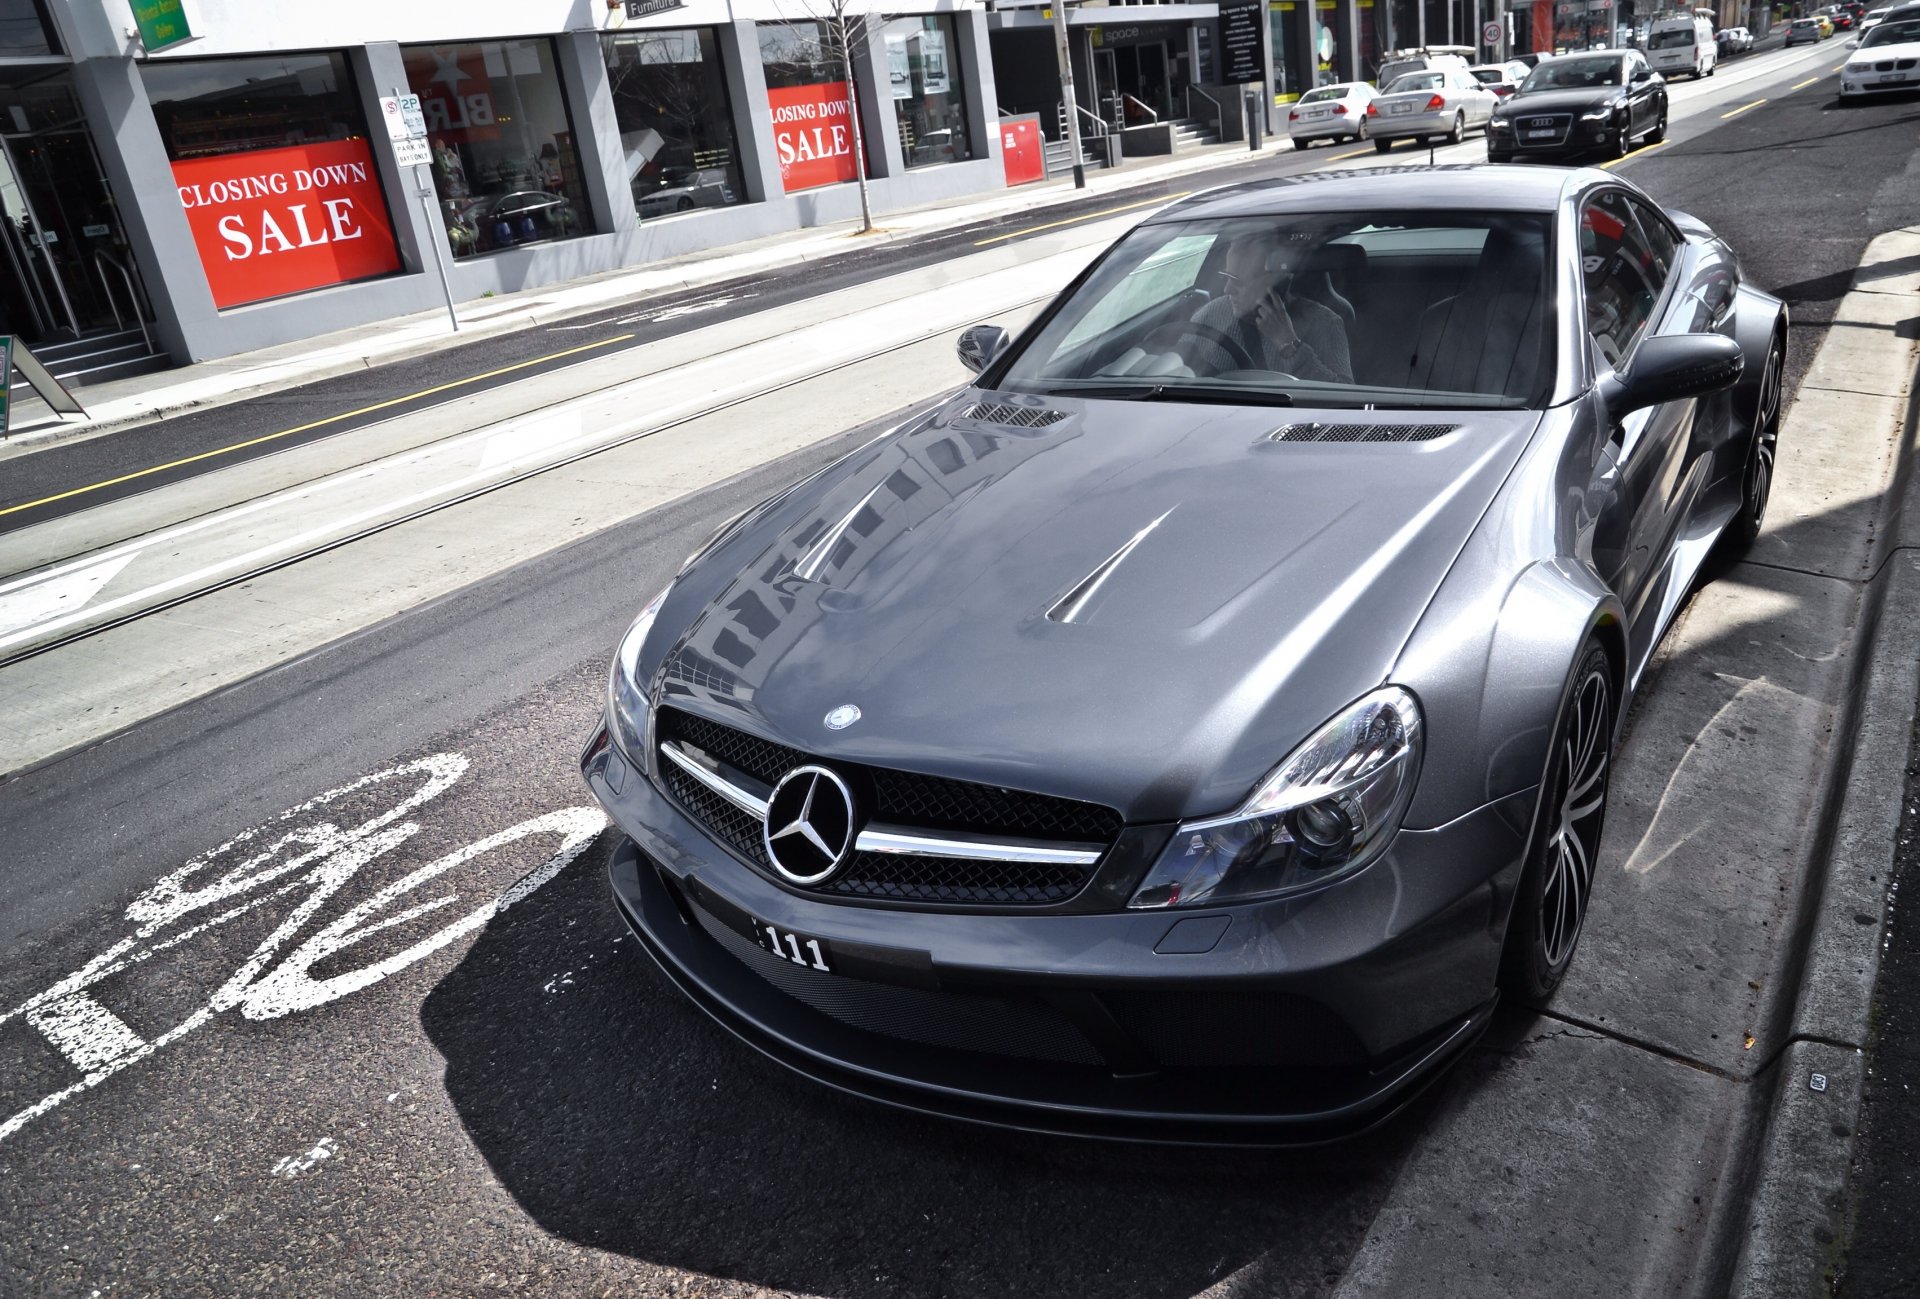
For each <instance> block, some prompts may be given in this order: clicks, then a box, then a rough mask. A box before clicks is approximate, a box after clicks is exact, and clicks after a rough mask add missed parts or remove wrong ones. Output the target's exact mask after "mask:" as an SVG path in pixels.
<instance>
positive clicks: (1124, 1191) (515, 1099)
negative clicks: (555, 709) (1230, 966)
mask: <svg viewBox="0 0 1920 1299" xmlns="http://www.w3.org/2000/svg"><path fill="white" fill-rule="evenodd" d="M610 837H611V836H609V838H610ZM608 848H609V845H607V844H605V843H603V844H602V845H600V846H599V847H598V848H597V849H596V850H595V851H593V852H591V853H589V854H588V855H587V856H586V857H584V858H583V859H582V860H581V861H580V862H578V863H576V864H575V865H574V866H573V867H572V868H570V869H569V870H568V871H566V872H565V873H564V874H563V875H562V876H561V877H560V878H558V879H556V880H555V881H554V882H553V883H551V884H549V885H548V886H547V887H545V888H544V889H542V890H541V891H540V893H539V894H537V895H536V896H535V897H534V898H532V899H529V900H528V902H526V903H524V904H522V905H521V906H518V907H515V908H514V909H513V910H511V911H509V912H506V913H503V914H502V915H500V916H499V917H497V918H496V919H495V920H494V921H493V922H492V923H491V924H490V925H489V926H488V927H487V928H486V930H485V931H484V932H483V934H482V936H481V938H480V940H479V941H478V942H477V943H476V944H475V945H474V946H473V948H472V949H471V950H470V951H469V952H468V953H467V954H466V956H465V957H464V959H462V961H461V962H460V964H459V965H458V966H457V967H456V968H455V969H454V970H452V971H451V972H450V973H449V974H448V975H447V976H446V978H445V979H443V980H442V981H441V982H440V983H439V985H438V986H437V987H436V988H435V989H434V991H433V992H432V994H431V995H430V996H429V997H428V998H427V1000H426V1002H425V1004H424V1005H423V1007H422V1010H421V1018H422V1022H423V1025H424V1027H425V1028H426V1031H427V1033H428V1035H429V1037H430V1038H431V1040H432V1041H433V1043H434V1045H435V1046H436V1047H437V1048H438V1049H439V1051H440V1052H441V1054H442V1055H443V1056H444V1057H445V1059H446V1089H447V1095H448V1096H449V1098H450V1099H451V1100H452V1102H453V1104H454V1106H455V1107H456V1109H457V1111H458V1113H459V1115H460V1117H461V1119H462V1121H463V1122H464V1123H465V1125H466V1128H467V1131H468V1133H469V1135H470V1136H471V1138H472V1140H473V1142H474V1144H475V1146H476V1147H477V1148H478V1150H479V1151H480V1153H481V1154H482V1155H483V1156H485V1158H486V1159H487V1161H488V1163H489V1165H490V1166H491V1167H492V1169H493V1171H494V1173H495V1174H496V1176H498V1178H499V1179H500V1182H501V1184H502V1185H503V1186H504V1187H505V1188H506V1190H507V1191H508V1192H509V1193H510V1194H511V1195H512V1196H513V1197H514V1199H515V1200H516V1201H517V1202H518V1203H519V1204H520V1205H521V1206H522V1208H524V1209H525V1211H526V1212H527V1213H528V1214H529V1215H530V1216H531V1217H532V1218H533V1219H534V1220H535V1221H536V1222H538V1223H539V1225H540V1226H541V1227H542V1228H544V1229H545V1230H547V1231H550V1232H552V1233H554V1234H555V1235H558V1236H561V1237H563V1238H565V1239H567V1240H571V1241H574V1242H576V1243H578V1244H580V1245H584V1246H588V1247H590V1248H593V1249H597V1250H607V1251H614V1252H617V1253H620V1254H624V1255H628V1256H631V1257H633V1258H636V1259H641V1260H645V1261H647V1262H649V1263H653V1264H657V1265H660V1266H665V1267H671V1268H676V1269H682V1270H685V1271H690V1272H697V1273H703V1274H706V1275H708V1276H714V1277H723V1278H729V1279H734V1280H738V1281H743V1282H748V1283H751V1284H753V1285H757V1286H763V1287H766V1288H768V1289H775V1290H782V1291H792V1292H800V1293H806V1294H825V1295H833V1296H836V1297H837V1299H879V1297H880V1296H896V1295H921V1294H928V1295H931V1294H966V1295H1013V1294H1018V1295H1021V1296H1023V1299H1040V1297H1043V1296H1062V1297H1063V1299H1065V1297H1067V1296H1075V1297H1077V1296H1084V1295H1091V1294H1100V1295H1116V1296H1118V1295H1126V1296H1135V1295H1137V1296H1155V1297H1157V1296H1169V1297H1170V1296H1181V1297H1182V1299H1184V1297H1185V1296H1189V1295H1193V1294H1196V1293H1198V1292H1200V1291H1202V1290H1204V1289H1206V1288H1207V1287H1208V1286H1211V1285H1213V1284H1215V1283H1217V1282H1219V1281H1221V1280H1223V1279H1224V1278H1227V1277H1234V1278H1235V1283H1234V1285H1233V1287H1232V1292H1233V1293H1252V1292H1257V1293H1260V1294H1263V1295H1294V1294H1310V1293H1320V1292H1323V1291H1325V1290H1326V1289H1327V1288H1329V1287H1330V1285H1331V1284H1332V1282H1333V1281H1335V1280H1337V1279H1338V1277H1339V1276H1340V1275H1341V1274H1342V1272H1343V1271H1344V1270H1345V1267H1346V1264H1347V1262H1348V1260H1349V1259H1350V1258H1351V1256H1352V1254H1353V1252H1354V1250H1355V1249H1356V1248H1358V1246H1359V1243H1360V1241H1361V1238H1362V1237H1363V1236H1364V1234H1365V1232H1366V1228H1367V1224H1368V1223H1369V1222H1370V1221H1371V1220H1372V1218H1373V1215H1374V1213H1375V1212H1376V1211H1377V1209H1378V1207H1379V1205H1380V1203H1381V1201H1382V1200H1383V1199H1384V1198H1385V1196H1386V1193H1387V1191H1388V1189H1389V1188H1390V1186H1391V1184H1392V1181H1393V1179H1394V1177H1395V1175H1396V1173H1397V1171H1398V1169H1399V1166H1400V1164H1401V1163H1402V1161H1403V1160H1404V1158H1405V1156H1406V1153H1407V1151H1408V1150H1409V1149H1410V1148H1411V1146H1412V1144H1413V1141H1414V1138H1415V1137H1416V1136H1417V1134H1418V1132H1419V1131H1420V1129H1421V1127H1422V1126H1423V1125H1424V1124H1425V1123H1426V1122H1428V1121H1430V1120H1429V1118H1428V1115H1429V1114H1430V1112H1431V1109H1432V1107H1433V1106H1434V1105H1435V1104H1437V1103H1439V1101H1438V1100H1437V1098H1433V1097H1430V1098H1425V1099H1422V1100H1421V1101H1419V1102H1416V1104H1415V1105H1414V1106H1413V1107H1412V1108H1410V1109H1409V1110H1408V1111H1407V1112H1406V1113H1405V1114H1403V1115H1402V1116H1401V1117H1400V1118H1398V1119H1396V1120H1394V1121H1393V1122H1391V1123H1389V1124H1388V1125H1386V1126H1385V1127H1384V1128H1383V1129H1381V1130H1380V1131H1378V1132H1376V1133H1374V1134H1372V1135H1370V1136H1367V1137H1364V1138H1361V1139H1359V1140H1357V1141H1352V1142H1348V1143H1346V1144H1343V1145H1341V1146H1338V1147H1333V1148H1328V1149H1323V1150H1316V1151H1304V1152H1251V1151H1228V1152H1222V1151H1210V1150H1184V1149H1169V1148H1160V1147H1146V1146H1125V1145H1114V1144H1105V1143H1093V1142H1078V1141H1069V1140H1063V1139H1048V1138H1040V1137H1033V1136H1026V1135H1020V1134H1014V1133H999V1132H993V1131H988V1130H983V1129H977V1128H972V1127H968V1126H964V1125H960V1124H954V1123H947V1122H943V1121H938V1120H933V1119H923V1118H919V1117H916V1116H913V1115H909V1114H902V1113H898V1112H895V1111H893V1110H890V1109H887V1108H885V1107H883V1106H880V1105H877V1104H873V1103H869V1102H865V1101H861V1100H857V1099H854V1098H850V1097H844V1096H841V1095H840V1094H838V1093H836V1092H833V1091H831V1090H829V1089H827V1088H824V1087H821V1086H818V1085H816V1084H814V1083H812V1082H809V1081H807V1080H805V1079H801V1078H799V1077H797V1076H793V1075H790V1074H788V1073H787V1072H786V1071H785V1070H784V1069H782V1068H781V1067H779V1066H777V1065H774V1064H772V1063H770V1062H768V1061H766V1060H764V1059H763V1058H762V1057H760V1056H759V1055H758V1053H756V1052H755V1051H753V1050H751V1049H750V1048H748V1047H747V1046H745V1045H744V1044H742V1043H740V1042H738V1041H736V1040H735V1039H734V1038H733V1037H731V1036H730V1035H729V1034H727V1033H726V1032H725V1031H723V1030H722V1029H721V1028H719V1027H718V1026H717V1025H715V1024H713V1023H712V1022H710V1021H709V1020H708V1019H707V1018H706V1017H705V1016H704V1015H702V1014H701V1012H699V1011H698V1010H697V1009H695V1008H694V1007H693V1006H692V1005H691V1004H690V1003H689V1002H688V1001H687V1000H686V999H685V998H684V997H682V996H681V995H680V994H679V993H678V992H677V991H676V990H675V989H674V988H672V986H671V985H669V984H668V983H667V982H666V981H665V979H664V978H663V977H662V976H661V975H659V973H658V972H657V971H656V970H655V969H654V968H653V967H652V964H651V962H650V961H649V960H648V958H647V957H646V955H645V954H644V952H642V951H641V950H640V948H639V947H638V945H637V944H635V943H634V942H633V940H632V939H631V938H628V937H626V936H625V933H624V930H623V929H622V927H621V925H620V922H619V921H618V919H617V918H616V915H615V912H614V909H613V907H612V905H611V903H610V902H609V900H608V896H607V887H606V877H605V873H604V867H605V860H606V856H607V851H608ZM1439 1091H1440V1094H1441V1095H1444V1093H1445V1087H1444V1085H1443V1086H1442V1088H1441V1089H1439Z"/></svg>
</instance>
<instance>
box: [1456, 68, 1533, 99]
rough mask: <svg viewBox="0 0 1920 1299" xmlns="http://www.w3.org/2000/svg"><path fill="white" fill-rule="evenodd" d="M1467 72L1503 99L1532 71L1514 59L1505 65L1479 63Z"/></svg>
mask: <svg viewBox="0 0 1920 1299" xmlns="http://www.w3.org/2000/svg"><path fill="white" fill-rule="evenodd" d="M1467 71H1468V72H1470V73H1472V74H1473V79H1474V80H1475V81H1478V82H1479V83H1480V84H1481V85H1483V86H1485V87H1486V88H1487V89H1489V90H1491V91H1492V92H1493V93H1494V94H1496V95H1498V96H1499V97H1500V98H1502V99H1505V98H1506V97H1507V96H1509V95H1511V94H1512V93H1513V92H1514V91H1516V90H1518V89H1519V88H1520V83H1521V82H1523V81H1525V80H1526V79H1527V74H1528V73H1529V72H1531V71H1533V69H1532V68H1531V67H1530V66H1528V65H1527V64H1525V63H1522V62H1520V61H1519V60H1518V59H1515V60H1512V61H1510V62H1507V63H1479V64H1475V65H1474V66H1473V67H1470V68H1468V69H1467Z"/></svg>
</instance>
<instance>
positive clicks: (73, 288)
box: [0, 71, 150, 344]
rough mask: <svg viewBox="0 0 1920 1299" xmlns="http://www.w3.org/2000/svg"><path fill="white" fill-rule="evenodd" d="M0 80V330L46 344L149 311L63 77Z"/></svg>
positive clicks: (132, 320)
mask: <svg viewBox="0 0 1920 1299" xmlns="http://www.w3.org/2000/svg"><path fill="white" fill-rule="evenodd" d="M29 76H33V79H30V80H28V79H23V80H18V81H14V82H13V83H12V84H8V83H7V81H5V80H0V224H4V226H5V229H4V230H0V333H8V334H16V335H19V336H20V337H22V338H24V339H26V340H27V342H28V343H30V344H31V343H47V342H56V341H62V340H67V339H74V338H82V337H85V336H87V335H90V334H99V333H107V332H111V331H114V330H116V329H121V328H133V327H135V326H136V325H138V324H139V322H141V321H142V320H146V319H149V318H150V317H149V315H148V313H147V310H146V306H145V300H144V295H143V294H142V293H141V291H140V288H139V280H138V278H137V276H138V273H137V271H135V269H134V267H133V265H132V261H133V259H132V258H131V256H129V255H128V251H127V241H126V235H125V233H124V232H123V230H122V227H121V224H120V213H119V210H118V208H117V206H116V205H115V203H114V201H113V196H112V191H111V190H110V189H109V187H108V185H107V181H106V176H105V174H104V172H103V171H102V169H101V167H100V159H99V156H98V155H97V154H95V153H94V150H93V140H92V138H91V137H90V136H89V135H88V134H87V129H86V124H85V122H84V121H83V120H82V118H81V116H80V109H79V104H78V102H77V101H76V100H75V98H74V95H73V87H72V75H71V74H70V73H67V72H64V71H62V72H56V73H53V74H50V75H49V74H45V73H40V74H38V75H37V76H34V74H29Z"/></svg>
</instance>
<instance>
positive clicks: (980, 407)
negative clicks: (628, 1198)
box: [960, 401, 1067, 428]
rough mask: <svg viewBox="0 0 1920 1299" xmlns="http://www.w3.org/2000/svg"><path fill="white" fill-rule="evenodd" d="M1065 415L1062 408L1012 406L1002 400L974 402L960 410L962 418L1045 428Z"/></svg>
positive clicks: (1018, 426) (1014, 425)
mask: <svg viewBox="0 0 1920 1299" xmlns="http://www.w3.org/2000/svg"><path fill="white" fill-rule="evenodd" d="M1066 417H1067V413H1066V412H1065V411H1062V410H1048V409H1047V408H1046V407H1044V406H1014V405H1010V404H1008V403H1007V402H1003V401H983V402H976V403H975V404H973V405H972V406H969V407H967V408H966V409H965V410H963V411H961V412H960V418H962V419H977V420H981V421H983V422H984V423H988V424H1006V425H1010V426H1011V427H1013V428H1045V427H1046V426H1047V425H1049V424H1058V423H1059V422H1060V421H1061V420H1063V419H1065V418H1066Z"/></svg>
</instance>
